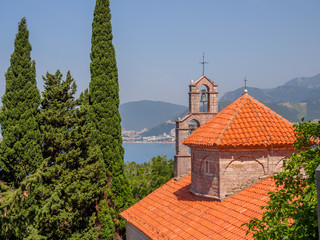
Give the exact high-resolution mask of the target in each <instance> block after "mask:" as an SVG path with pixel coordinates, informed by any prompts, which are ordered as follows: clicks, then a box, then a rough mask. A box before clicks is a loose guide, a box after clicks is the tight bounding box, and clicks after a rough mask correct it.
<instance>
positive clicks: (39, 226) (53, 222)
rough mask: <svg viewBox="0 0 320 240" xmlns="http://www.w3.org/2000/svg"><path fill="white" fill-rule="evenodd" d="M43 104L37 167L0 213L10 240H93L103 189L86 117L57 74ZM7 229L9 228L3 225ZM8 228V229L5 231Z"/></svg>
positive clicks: (70, 86)
mask: <svg viewBox="0 0 320 240" xmlns="http://www.w3.org/2000/svg"><path fill="white" fill-rule="evenodd" d="M44 81H45V86H44V88H45V91H44V92H43V99H42V101H41V111H40V125H41V133H42V143H43V158H44V160H43V162H42V164H41V166H40V167H39V168H38V169H37V170H36V171H35V172H34V173H33V174H31V175H30V176H28V177H27V178H26V179H25V180H24V181H23V182H22V183H21V186H20V188H19V189H17V190H16V192H15V193H14V195H13V196H12V198H11V202H10V203H9V204H7V206H5V207H4V208H3V209H4V210H3V211H4V213H5V214H4V215H3V216H2V219H1V221H0V223H2V227H3V228H5V229H4V230H5V231H4V233H3V234H2V236H5V237H6V238H8V239H24V238H26V239H96V238H97V237H98V236H99V233H98V230H97V228H96V221H97V208H98V205H97V204H98V201H99V199H100V198H101V196H103V194H104V188H105V186H106V184H107V181H106V178H105V175H106V170H105V169H106V168H105V165H104V162H103V161H101V160H100V159H102V158H101V156H99V155H97V154H99V151H94V149H92V151H90V150H88V143H87V139H88V132H87V129H86V125H85V117H86V111H83V109H81V108H79V103H80V101H83V99H82V98H85V96H83V95H81V97H80V99H79V100H76V99H75V98H74V94H75V92H76V85H75V83H74V80H73V78H72V77H71V75H70V73H69V72H68V74H67V76H66V80H64V81H63V80H62V74H61V73H60V72H59V71H57V72H56V74H55V75H51V74H49V73H48V74H47V75H46V78H44ZM6 223H8V224H6ZM5 225H6V227H5Z"/></svg>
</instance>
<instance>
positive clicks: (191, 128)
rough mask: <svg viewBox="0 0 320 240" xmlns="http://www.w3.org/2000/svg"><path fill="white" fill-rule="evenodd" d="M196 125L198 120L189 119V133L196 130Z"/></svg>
mask: <svg viewBox="0 0 320 240" xmlns="http://www.w3.org/2000/svg"><path fill="white" fill-rule="evenodd" d="M198 127H200V124H199V122H198V121H196V120H191V121H190V122H189V124H188V128H189V135H190V134H191V133H192V132H193V131H194V130H196V129H197V128H198Z"/></svg>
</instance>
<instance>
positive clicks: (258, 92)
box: [220, 74, 320, 103]
mask: <svg viewBox="0 0 320 240" xmlns="http://www.w3.org/2000/svg"><path fill="white" fill-rule="evenodd" d="M248 93H249V94H250V95H251V96H252V97H254V98H256V99H257V100H259V101H261V102H263V103H280V102H306V101H308V100H309V99H318V98H320V74H318V75H316V76H313V77H301V78H294V79H292V80H290V81H288V82H286V83H285V84H284V85H282V86H278V87H275V88H270V89H260V88H251V87H248ZM242 94H243V88H238V89H236V90H234V91H230V92H227V93H225V94H224V95H223V96H222V97H221V99H220V101H223V102H233V101H234V100H236V99H237V98H238V97H240V96H241V95H242Z"/></svg>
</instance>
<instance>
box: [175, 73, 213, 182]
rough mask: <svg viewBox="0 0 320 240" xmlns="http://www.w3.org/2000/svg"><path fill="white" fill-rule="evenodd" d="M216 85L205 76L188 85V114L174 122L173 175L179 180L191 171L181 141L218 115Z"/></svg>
mask: <svg viewBox="0 0 320 240" xmlns="http://www.w3.org/2000/svg"><path fill="white" fill-rule="evenodd" d="M217 87H218V85H216V84H215V82H214V81H211V80H210V79H208V78H207V77H206V76H201V77H200V78H199V79H198V80H197V81H196V82H193V81H192V80H191V82H190V85H189V113H188V115H187V116H185V117H184V118H183V119H179V120H178V121H176V155H175V156H174V175H175V178H180V177H182V176H184V175H186V174H188V172H189V171H190V169H191V155H190V153H189V147H187V146H185V145H183V144H182V143H183V141H184V140H185V139H186V138H187V137H188V135H189V134H190V133H192V132H193V131H194V130H195V129H196V128H198V127H199V126H200V125H202V124H203V123H205V122H206V121H208V120H209V119H211V118H212V117H213V116H214V115H216V114H217V113H218V91H217Z"/></svg>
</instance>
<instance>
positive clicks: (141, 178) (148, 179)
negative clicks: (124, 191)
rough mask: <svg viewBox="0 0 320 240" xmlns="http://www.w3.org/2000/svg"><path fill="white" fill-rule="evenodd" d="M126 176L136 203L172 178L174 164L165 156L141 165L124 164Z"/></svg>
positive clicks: (154, 158)
mask: <svg viewBox="0 0 320 240" xmlns="http://www.w3.org/2000/svg"><path fill="white" fill-rule="evenodd" d="M126 175H127V178H128V180H129V182H130V189H131V192H132V195H133V198H134V202H138V201H140V200H141V199H143V198H144V197H146V196H147V195H148V194H150V193H151V192H153V191H154V190H156V189H157V188H159V187H161V186H162V185H163V184H165V183H166V182H168V181H169V180H170V179H171V178H173V177H174V162H173V160H172V159H170V160H167V158H166V156H158V157H153V158H152V159H151V160H150V161H149V162H146V163H143V164H136V163H135V162H130V163H127V164H126Z"/></svg>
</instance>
